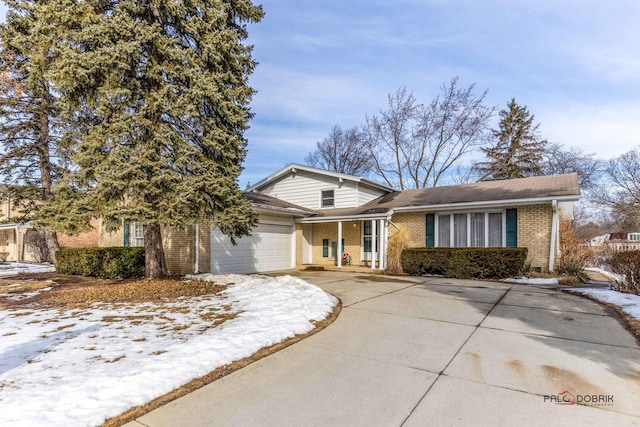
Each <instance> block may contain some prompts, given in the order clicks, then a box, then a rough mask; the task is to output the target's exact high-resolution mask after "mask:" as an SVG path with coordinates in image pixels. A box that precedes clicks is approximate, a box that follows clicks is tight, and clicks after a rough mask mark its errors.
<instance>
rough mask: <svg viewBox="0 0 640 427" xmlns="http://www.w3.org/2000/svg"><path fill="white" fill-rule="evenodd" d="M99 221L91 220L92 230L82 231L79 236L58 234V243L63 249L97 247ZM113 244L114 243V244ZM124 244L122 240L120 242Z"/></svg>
mask: <svg viewBox="0 0 640 427" xmlns="http://www.w3.org/2000/svg"><path fill="white" fill-rule="evenodd" d="M98 228H99V223H98V220H97V219H92V220H91V231H87V232H85V233H80V234H78V235H77V236H72V235H68V234H58V244H59V245H60V248H61V249H66V248H95V247H97V246H98V245H99V240H100V237H99V234H100V233H99V232H98ZM112 246H113V245H112ZM120 246H122V241H121V242H120Z"/></svg>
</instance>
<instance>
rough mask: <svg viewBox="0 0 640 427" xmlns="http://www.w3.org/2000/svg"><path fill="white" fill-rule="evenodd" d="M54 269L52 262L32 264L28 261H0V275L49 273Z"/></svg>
mask: <svg viewBox="0 0 640 427" xmlns="http://www.w3.org/2000/svg"><path fill="white" fill-rule="evenodd" d="M53 271H56V268H55V267H54V266H53V265H52V264H47V263H43V264H32V263H28V262H2V263H0V277H8V276H16V275H18V274H20V273H50V272H53Z"/></svg>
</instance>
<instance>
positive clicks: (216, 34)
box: [50, 0, 263, 278]
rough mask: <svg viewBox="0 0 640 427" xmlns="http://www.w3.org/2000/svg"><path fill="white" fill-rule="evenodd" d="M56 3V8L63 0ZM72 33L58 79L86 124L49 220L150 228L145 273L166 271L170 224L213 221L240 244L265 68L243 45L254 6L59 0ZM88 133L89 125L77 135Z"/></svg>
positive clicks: (224, 0) (197, 0)
mask: <svg viewBox="0 0 640 427" xmlns="http://www.w3.org/2000/svg"><path fill="white" fill-rule="evenodd" d="M56 3H57V4H56ZM50 6H51V8H50V13H51V15H52V16H54V19H55V21H56V22H57V25H59V26H62V27H63V28H64V30H65V35H64V36H63V37H61V38H60V40H62V42H63V46H61V49H62V55H63V56H62V57H63V58H64V60H63V61H60V63H58V66H57V67H56V70H55V73H54V74H53V76H54V81H55V82H56V84H57V86H56V89H57V90H58V91H59V93H60V94H61V96H62V98H63V100H64V102H65V111H67V112H68V113H69V116H70V117H71V116H73V117H74V118H75V119H76V120H78V119H80V121H79V122H77V124H78V126H79V127H78V128H79V129H81V130H82V131H81V132H79V137H78V142H77V144H76V145H75V149H74V157H73V160H74V163H75V164H76V165H77V166H78V169H77V171H75V172H74V173H73V174H70V175H69V176H68V178H67V179H65V180H64V182H62V183H61V185H60V186H59V189H58V192H59V193H58V201H57V202H56V206H55V207H56V209H54V212H51V214H52V216H51V218H53V220H52V222H54V223H57V226H58V227H60V228H62V229H69V228H74V227H75V224H76V223H77V222H78V221H86V220H87V218H88V216H89V215H95V216H98V217H101V218H102V219H103V223H104V224H105V225H106V226H107V227H108V229H115V228H118V227H121V226H122V224H123V223H126V222H136V223H138V224H141V225H144V226H145V233H144V241H145V254H146V274H147V277H148V278H158V277H162V276H164V275H165V274H166V264H165V260H164V251H163V247H162V240H161V226H171V227H183V226H186V225H189V224H195V223H202V222H208V223H212V224H213V225H215V226H217V227H218V228H220V230H221V231H222V232H223V233H225V234H227V235H228V236H230V237H231V238H232V239H234V238H235V237H240V236H244V235H248V234H249V233H250V232H251V230H252V228H253V226H254V225H255V222H256V214H255V213H254V212H253V210H252V209H251V206H250V204H249V202H248V201H247V200H246V199H244V197H243V196H242V193H241V191H240V190H239V188H238V183H237V178H238V176H239V174H240V172H241V170H242V167H241V163H242V161H243V160H244V157H245V155H246V140H245V138H244V131H245V130H246V129H247V128H248V121H249V119H250V118H251V116H252V114H251V113H250V110H249V108H248V104H249V101H250V100H251V97H252V95H253V93H254V91H253V90H252V89H251V88H250V87H249V85H248V76H249V74H250V73H251V72H252V71H253V69H254V67H255V65H256V63H255V61H254V60H253V59H252V57H251V51H252V47H251V46H248V45H246V44H245V43H244V41H245V40H246V38H247V36H248V33H247V24H248V23H252V22H259V21H260V19H261V18H262V15H263V11H262V8H261V7H259V6H255V5H253V4H252V3H251V1H250V0H215V1H211V0H190V1H187V0H176V1H171V2H165V1H158V0H149V1H135V0H119V1H93V2H75V1H68V0H55V1H51V2H50ZM80 125H82V126H81V127H80Z"/></svg>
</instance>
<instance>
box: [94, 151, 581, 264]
mask: <svg viewBox="0 0 640 427" xmlns="http://www.w3.org/2000/svg"><path fill="white" fill-rule="evenodd" d="M245 197H246V198H247V199H249V200H250V201H251V203H252V205H253V207H254V209H255V210H256V211H257V212H258V213H259V222H258V226H257V228H256V229H255V230H254V232H253V234H252V235H251V236H249V237H244V238H241V239H237V243H238V244H237V246H233V245H232V244H231V242H230V239H229V238H227V237H226V236H224V235H222V234H221V233H220V232H219V231H218V230H216V229H212V228H211V227H209V226H206V225H200V226H192V227H187V228H185V229H165V230H163V243H164V249H165V255H166V258H167V266H168V269H169V272H170V273H173V274H184V273H191V272H194V271H197V272H216V273H218V272H231V273H251V272H266V271H275V270H286V269H290V268H294V267H295V266H297V265H309V264H316V265H337V266H338V267H341V266H342V258H341V256H340V255H341V254H342V253H348V254H349V256H350V259H351V263H352V264H355V265H367V266H370V267H371V268H385V267H386V248H387V241H388V239H389V236H390V235H393V233H394V232H395V230H398V229H400V228H405V229H406V231H407V238H408V242H407V243H408V246H409V247H424V246H433V247H443V246H459V247H470V246H474V247H475V246H481V247H492V246H498V247H515V246H518V247H526V248H528V250H529V260H530V261H531V263H532V266H533V267H534V268H537V269H539V270H541V271H547V270H553V265H554V261H555V258H556V257H557V255H558V250H559V249H558V248H559V245H558V241H559V238H558V233H559V222H560V213H561V212H562V211H564V212H565V214H568V215H569V216H571V215H572V214H573V203H574V202H576V201H577V200H579V198H580V189H579V186H578V179H577V175H576V174H575V173H573V174H565V175H556V176H542V177H533V178H522V179H512V180H504V181H489V182H479V183H474V184H463V185H452V186H445V187H436V188H428V189H418V190H405V191H395V190H394V189H392V188H390V187H388V186H386V185H383V184H380V183H377V182H375V181H372V180H370V179H367V178H361V177H355V176H351V175H345V174H340V173H335V172H328V171H325V170H321V169H316V168H312V167H309V166H303V165H297V164H293V165H289V166H286V167H284V168H282V169H280V170H279V171H277V172H275V173H273V174H271V175H269V176H268V177H266V178H265V179H263V180H262V181H260V182H258V183H257V184H255V185H253V186H252V187H251V188H249V189H248V191H247V192H245ZM338 242H340V245H339V244H338ZM143 243H144V239H143V228H142V227H140V226H139V225H136V224H125V227H123V228H122V229H120V230H119V231H117V232H115V233H106V232H104V231H102V232H101V233H100V245H101V246H122V245H125V246H127V245H132V246H133V245H142V244H143Z"/></svg>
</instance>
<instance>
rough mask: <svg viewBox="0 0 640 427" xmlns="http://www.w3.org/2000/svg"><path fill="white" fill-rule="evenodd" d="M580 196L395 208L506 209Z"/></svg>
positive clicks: (574, 199)
mask: <svg viewBox="0 0 640 427" xmlns="http://www.w3.org/2000/svg"><path fill="white" fill-rule="evenodd" d="M578 200H580V196H579V195H572V196H557V197H552V198H550V197H536V198H529V199H510V200H499V201H496V200H489V201H482V202H462V203H447V204H441V205H419V206H404V207H396V208H393V210H394V211H395V212H415V211H426V210H433V211H436V210H437V211H442V210H455V209H461V208H487V207H504V206H508V205H536V204H540V203H549V202H552V203H553V202H556V203H557V202H558V201H578Z"/></svg>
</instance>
